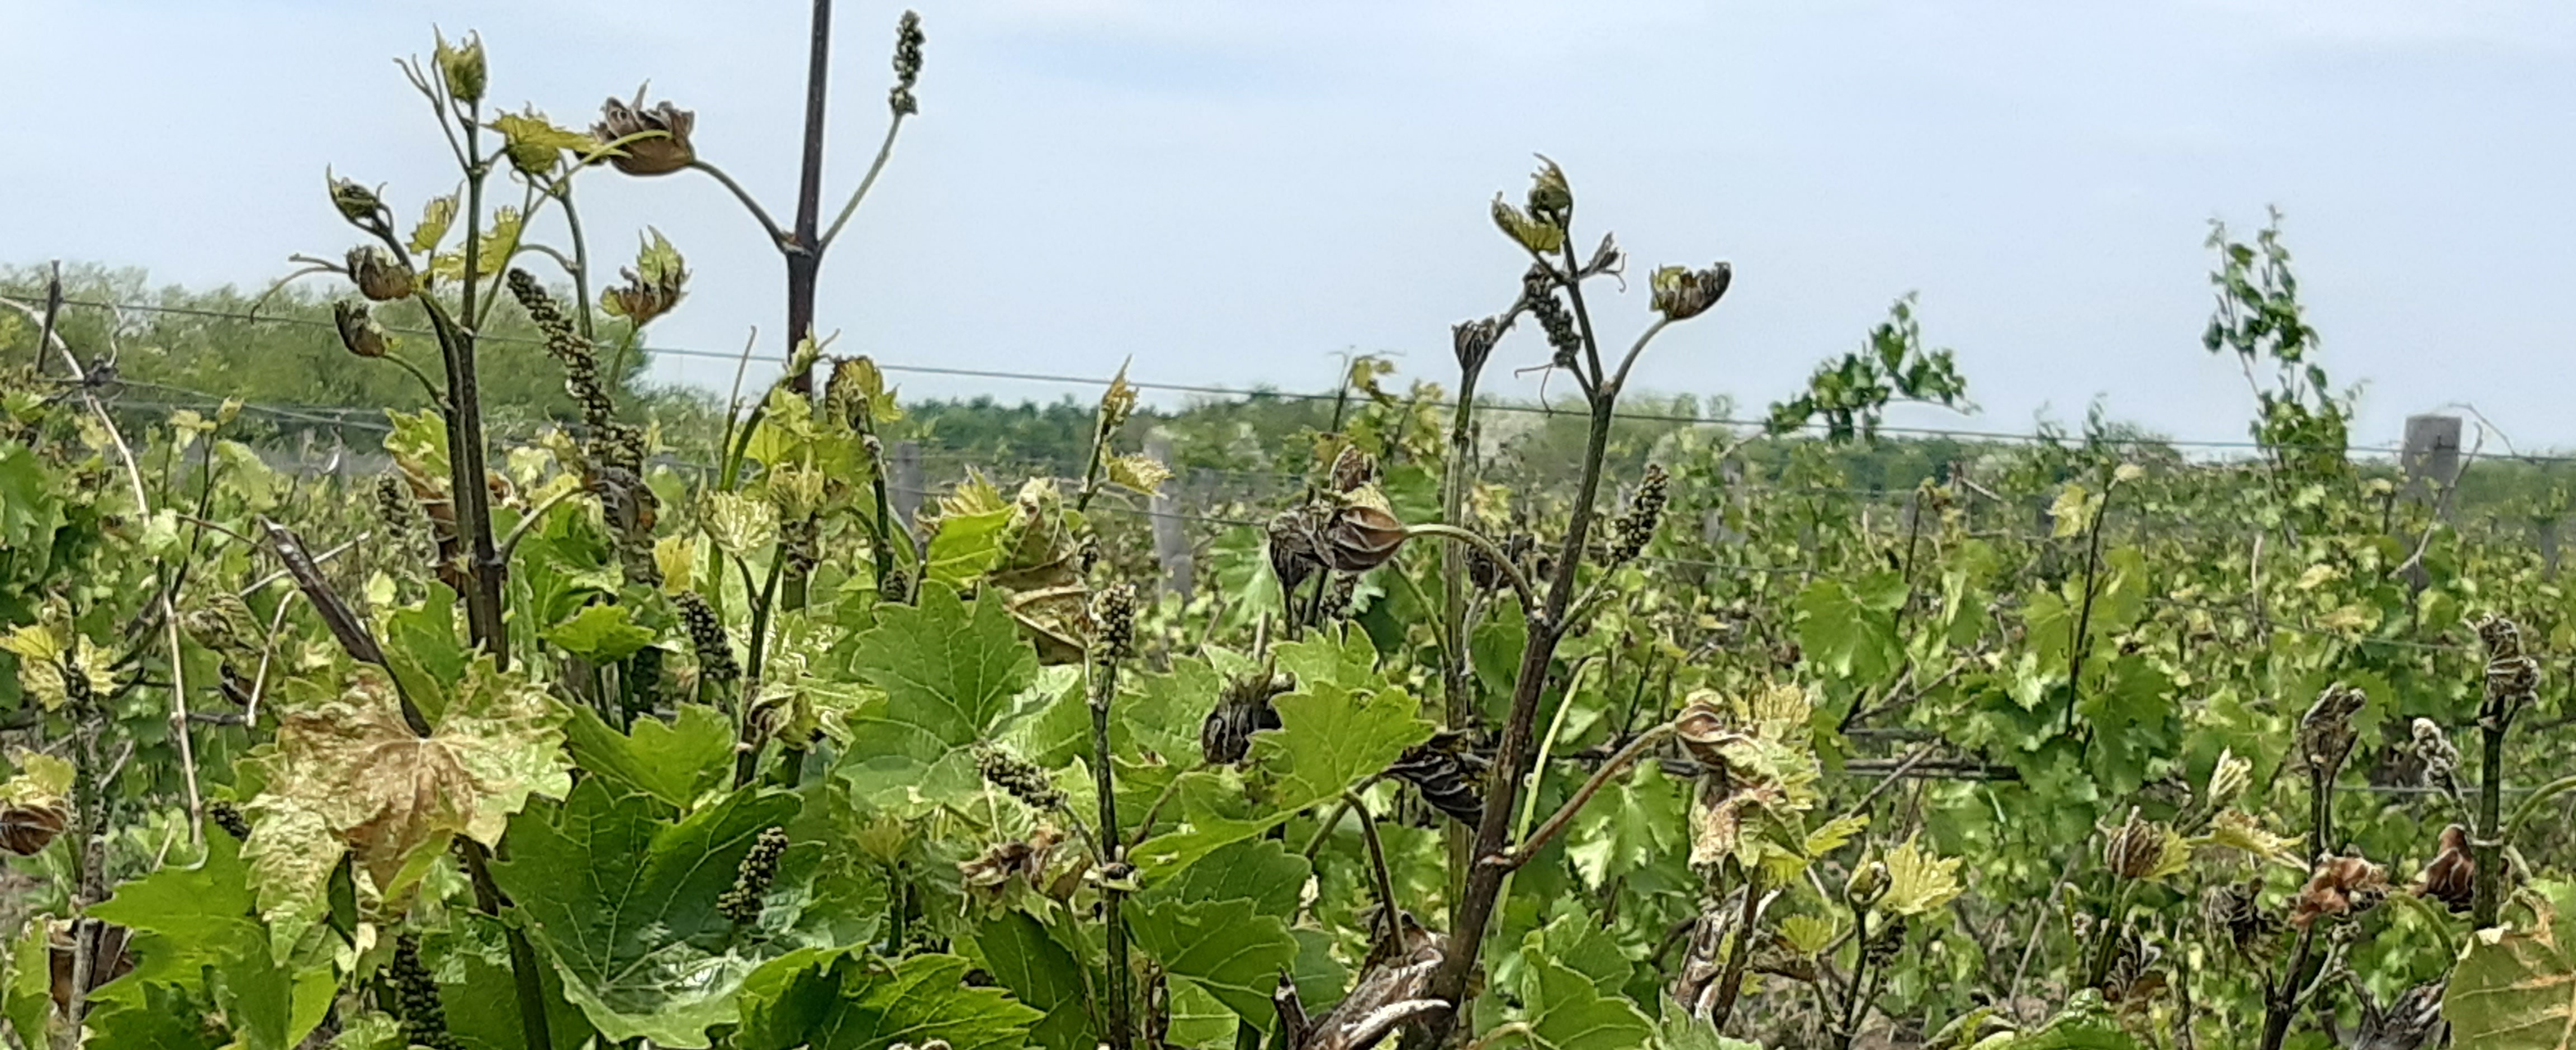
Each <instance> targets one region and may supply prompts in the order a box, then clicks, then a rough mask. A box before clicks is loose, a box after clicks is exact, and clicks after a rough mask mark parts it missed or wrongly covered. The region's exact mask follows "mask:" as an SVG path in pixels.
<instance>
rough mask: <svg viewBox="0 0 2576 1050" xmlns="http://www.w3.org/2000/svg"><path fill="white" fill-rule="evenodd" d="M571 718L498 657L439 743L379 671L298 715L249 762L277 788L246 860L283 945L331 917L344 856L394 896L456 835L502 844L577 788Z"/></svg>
mask: <svg viewBox="0 0 2576 1050" xmlns="http://www.w3.org/2000/svg"><path fill="white" fill-rule="evenodd" d="M562 718H563V708H562V707H561V706H560V705H557V704H556V703H555V702H554V701H552V700H550V699H548V698H547V697H546V695H545V692H544V689H543V687H541V686H538V685H535V684H533V683H531V682H529V681H528V679H527V678H526V676H524V675H522V674H520V673H518V672H502V671H495V670H493V665H492V661H491V660H490V659H489V658H488V657H487V658H485V659H483V660H480V661H477V662H476V663H475V664H474V665H473V667H471V668H470V669H468V670H467V672H466V677H465V680H464V681H463V682H462V683H460V684H459V685H458V686H457V688H456V699H455V701H454V702H452V703H450V704H449V705H448V707H447V709H446V710H445V711H444V712H442V713H441V714H440V716H439V717H438V718H437V719H435V720H434V724H433V726H432V731H431V733H430V735H428V736H425V737H424V736H420V735H418V734H416V733H414V732H412V730H411V727H410V726H409V725H408V724H406V723H405V722H404V720H403V714H402V710H401V706H400V704H399V702H398V701H397V700H396V699H395V696H394V687H393V683H392V682H391V681H390V680H389V679H387V677H386V676H385V675H384V673H383V672H382V671H380V670H379V669H377V668H374V667H371V666H365V665H361V666H359V667H358V668H356V669H355V671H354V672H353V674H352V677H351V681H350V685H349V688H348V690H347V691H346V692H344V693H343V694H341V695H340V696H339V697H336V698H332V699H329V700H325V701H323V702H321V703H318V704H312V705H308V706H304V707H300V708H291V709H288V710H285V711H284V712H283V713H282V718H281V720H280V724H279V726H278V730H277V736H276V738H275V739H274V740H273V741H271V742H270V743H268V744H266V745H263V746H262V747H260V748H259V749H257V750H255V751H253V752H251V754H250V755H249V756H248V757H246V758H245V759H244V760H243V761H244V762H245V763H246V764H248V765H250V766H251V767H252V768H253V769H254V770H255V772H256V775H257V776H259V778H260V780H261V782H262V783H263V784H264V785H265V787H264V788H263V789H262V790H261V791H260V793H259V794H258V795H257V796H256V797H254V798H252V799H251V801H250V803H249V804H248V805H246V806H244V807H243V810H244V812H245V813H246V814H247V815H249V816H250V818H251V821H252V827H253V828H254V829H255V830H254V832H253V833H252V835H251V838H250V843H249V845H248V847H247V848H246V849H245V851H244V853H245V855H246V856H247V857H248V859H249V861H250V866H251V876H252V877H251V883H252V885H253V886H255V887H257V889H258V892H259V900H260V913H261V915H262V917H264V918H266V919H268V921H269V922H270V923H271V924H272V925H273V926H275V930H274V933H275V935H276V939H277V942H278V946H279V950H281V951H283V950H286V949H287V948H289V947H291V946H293V945H294V944H295V943H296V942H297V941H298V940H299V939H301V938H302V936H303V932H304V929H305V928H306V927H307V926H309V925H310V924H311V923H312V922H313V921H315V920H316V919H318V918H319V917H320V915H321V911H322V908H323V906H324V905H323V899H322V889H323V886H324V884H325V883H326V882H327V881H328V880H329V879H330V875H331V869H332V868H333V867H335V866H337V864H338V863H339V858H340V855H341V853H342V852H343V851H344V850H347V851H351V852H353V853H354V855H355V857H356V859H357V861H358V863H359V864H360V865H361V866H363V867H364V868H365V869H366V871H367V873H368V875H370V876H371V877H373V878H374V880H375V884H376V887H377V889H378V890H379V891H380V892H383V893H386V894H394V893H397V892H400V890H401V889H402V888H403V887H404V886H405V885H407V884H408V882H409V880H410V879H412V878H417V877H418V876H419V874H420V870H421V865H422V864H424V863H425V862H427V861H428V860H431V859H434V858H435V857H437V856H438V855H439V852H440V851H441V850H444V849H445V848H446V846H447V843H448V840H449V837H450V836H452V835H465V836H467V837H470V838H472V839H474V840H475V841H477V842H481V843H483V844H484V845H487V846H489V845H495V844H498V843H499V842H500V841H501V833H502V832H503V831H504V830H505V829H506V828H507V826H508V823H509V819H510V815H511V814H513V813H516V812H518V811H519V810H520V809H521V808H522V807H524V806H526V805H527V802H528V798H529V796H531V795H544V796H548V797H560V796H561V795H562V794H563V793H564V791H565V790H566V789H567V788H568V787H570V786H571V777H570V775H569V774H568V773H567V772H566V765H565V760H564V754H563V733H562V732H561V730H559V729H558V728H557V725H558V723H560V722H561V721H562Z"/></svg>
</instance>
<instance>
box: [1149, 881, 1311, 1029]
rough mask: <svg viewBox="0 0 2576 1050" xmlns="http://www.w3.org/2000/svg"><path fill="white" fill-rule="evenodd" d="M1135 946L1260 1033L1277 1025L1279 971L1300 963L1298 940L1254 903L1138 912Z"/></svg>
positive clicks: (1219, 903) (1174, 906) (1173, 906)
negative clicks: (1275, 1005)
mask: <svg viewBox="0 0 2576 1050" xmlns="http://www.w3.org/2000/svg"><path fill="white" fill-rule="evenodd" d="M1129 924H1130V925H1131V926H1133V927H1134V929H1135V932H1136V945H1137V947H1139V948H1142V949H1144V950H1145V953H1146V954H1147V955H1151V956H1153V957H1154V958H1155V959H1156V960H1157V961H1159V962H1161V963H1162V964H1163V972H1165V973H1167V974H1170V975H1171V976H1172V977H1173V978H1174V979H1175V980H1181V981H1187V982H1189V983H1191V984H1195V985H1197V986H1199V987H1200V988H1201V989H1204V990H1205V991H1206V992H1207V993H1208V994H1210V995H1213V996H1215V997H1216V999H1217V1001H1218V1002H1222V1003H1224V1004H1225V1005H1226V1007H1227V1008H1229V1009H1231V1010H1233V1011H1234V1012H1235V1013H1236V1014H1238V1015H1240V1016H1241V1017H1242V1018H1243V1019H1244V1020H1246V1021H1250V1022H1252V1023H1253V1024H1254V1025H1255V1026H1257V1027H1259V1028H1260V1029H1261V1030H1262V1031H1265V1032H1267V1031H1269V1030H1271V1028H1272V1027H1273V1026H1275V1025H1277V1024H1278V1014H1277V1011H1276V1010H1275V1008H1273V1007H1272V1005H1271V1002H1270V993H1271V992H1272V991H1273V990H1275V989H1276V988H1278V987H1279V974H1280V971H1282V970H1285V969H1287V968H1288V967H1289V965H1290V964H1292V963H1294V962H1296V961H1297V940H1296V938H1294V937H1290V936H1289V935H1288V924H1287V923H1285V922H1282V921H1280V919H1279V918H1278V916H1277V915H1275V914H1273V915H1265V914H1262V912H1261V911H1260V907H1259V905H1257V904H1255V903H1254V902H1253V901H1251V900H1246V899H1236V900H1221V901H1204V902H1199V903H1193V904H1180V903H1165V904H1163V905H1161V906H1160V907H1151V908H1145V907H1140V908H1138V909H1137V910H1136V912H1135V914H1134V918H1132V919H1131V920H1129Z"/></svg>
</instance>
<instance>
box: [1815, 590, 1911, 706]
mask: <svg viewBox="0 0 2576 1050" xmlns="http://www.w3.org/2000/svg"><path fill="white" fill-rule="evenodd" d="M1890 581H1895V582H1894V585H1893V587H1890V586H1889V582H1890ZM1904 600H1905V589H1904V583H1903V582H1902V581H1901V580H1897V578H1896V574H1894V573H1875V574H1872V575H1871V576H1868V577H1864V578H1862V579H1861V580H1859V581H1857V582H1856V583H1855V584H1853V585H1851V586H1845V585H1844V584H1843V582H1842V581H1840V580H1832V579H1826V580H1818V581H1816V582H1814V583H1811V584H1808V585H1807V589H1806V590H1804V591H1801V592H1799V593H1798V600H1797V603H1796V607H1797V610H1798V647H1799V649H1800V650H1801V651H1802V652H1803V653H1804V654H1805V656H1806V658H1807V659H1808V660H1809V661H1812V662H1816V663H1818V664H1819V665H1821V666H1823V667H1827V668H1830V669H1832V671H1833V672H1834V674H1836V675H1838V676H1841V677H1843V678H1848V679H1853V680H1856V681H1863V682H1871V681H1877V680H1879V679H1881V678H1885V677H1886V676H1887V675H1888V673H1889V672H1890V671H1891V670H1892V669H1893V668H1894V667H1895V666H1896V662H1897V660H1898V659H1899V657H1900V656H1901V655H1902V653H1903V650H1902V647H1901V646H1900V645H1899V643H1898V641H1897V637H1896V607H1897V606H1898V605H1900V604H1902V603H1903V602H1904Z"/></svg>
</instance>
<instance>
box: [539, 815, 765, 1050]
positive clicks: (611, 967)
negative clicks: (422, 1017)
mask: <svg viewBox="0 0 2576 1050" xmlns="http://www.w3.org/2000/svg"><path fill="white" fill-rule="evenodd" d="M797 809H798V802H797V799H796V797H795V796H794V795H790V794H787V793H785V792H777V791H760V792H736V793H734V794H732V795H729V796H727V797H725V798H724V799H723V800H722V801H719V802H716V803H713V804H711V805H708V806H706V807H704V808H702V809H700V810H698V811H697V812H694V813H691V814H689V815H688V816H687V817H684V818H682V819H680V820H679V821H677V822H674V821H672V820H671V818H670V810H669V809H668V808H666V807H665V806H663V805H662V803H661V802H660V801H658V800H656V799H654V798H652V797H650V796H647V795H642V794H635V793H631V792H626V791H623V790H622V789H620V788H617V787H614V786H612V785H611V784H610V783H609V782H608V781H607V780H606V779H605V778H601V777H592V778H590V779H587V780H584V781H582V782H581V784H580V786H578V787H576V788H574V789H573V791H572V793H571V795H570V796H569V797H567V798H566V799H565V800H564V801H563V802H562V804H560V805H557V806H547V807H538V808H531V809H529V810H528V811H526V812H524V813H521V814H519V816H518V818H517V819H515V820H512V821H511V822H510V859H509V860H508V861H506V862H502V863H498V864H494V865H493V866H492V877H493V878H494V879H495V880H496V881H498V882H499V883H500V884H501V889H502V890H503V891H504V892H506V893H508V894H509V895H510V898H511V899H512V900H514V901H516V902H518V906H519V910H520V911H522V912H524V913H525V914H526V915H527V917H528V921H529V933H530V935H531V937H532V939H534V940H535V941H536V942H537V945H538V947H539V949H540V950H542V951H543V952H545V954H546V955H547V956H548V957H550V958H551V959H552V960H553V961H554V964H555V966H556V968H557V969H558V970H560V971H561V972H562V974H563V979H564V995H565V996H566V997H567V998H569V999H571V1000H572V1001H573V1002H574V1003H576V1004H578V1005H579V1006H580V1007H581V1008H582V1012H583V1013H585V1014H587V1015H589V1017H590V1022H591V1024H593V1025H595V1026H597V1027H598V1029H599V1031H600V1034H601V1035H603V1036H606V1037H607V1038H609V1039H635V1038H645V1039H650V1040H652V1041H654V1042H655V1043H658V1044H660V1045H663V1046H672V1047H702V1046H706V1045H707V1043H708V1040H707V1027H708V1026H710V1025H717V1024H727V1023H731V1022H733V1021H734V1020H735V1019H736V1018H737V1016H738V1014H737V1012H736V1008H735V1002H734V993H735V991H736V990H737V989H738V988H739V987H740V986H741V984H742V981H743V978H744V977H745V976H746V975H748V974H749V973H750V972H751V970H752V967H753V960H750V959H746V958H744V957H742V956H741V955H740V954H738V953H736V952H735V951H733V950H732V947H731V944H732V941H733V940H734V938H733V932H734V931H733V923H732V922H731V920H728V919H726V918H725V917H724V916H723V915H722V914H721V913H719V912H718V911H717V910H716V899H717V898H718V897H720V896H722V895H723V894H724V892H725V891H726V890H728V889H730V888H731V887H732V885H733V881H734V874H735V869H736V867H737V866H738V865H740V864H741V862H742V857H743V854H745V853H747V852H749V851H750V849H751V844H752V840H753V839H754V838H756V837H757V836H758V835H759V834H760V833H761V831H762V830H764V829H766V828H769V827H772V826H779V825H785V824H787V823H788V822H789V821H792V820H794V819H795V817H796V813H797Z"/></svg>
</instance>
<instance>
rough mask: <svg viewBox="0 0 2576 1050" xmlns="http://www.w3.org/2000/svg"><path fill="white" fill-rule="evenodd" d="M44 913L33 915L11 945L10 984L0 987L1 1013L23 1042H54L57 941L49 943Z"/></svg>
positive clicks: (20, 1043) (30, 1043) (37, 1043)
mask: <svg viewBox="0 0 2576 1050" xmlns="http://www.w3.org/2000/svg"><path fill="white" fill-rule="evenodd" d="M48 921H49V920H48V919H47V918H46V917H45V916H43V915H35V916H31V917H29V918H28V920H27V927H26V929H25V930H24V931H22V932H20V933H19V935H18V939H17V941H16V943H14V944H12V945H10V948H9V984H8V987H7V989H6V990H5V991H0V1013H5V1014H6V1015H7V1016H8V1019H9V1027H10V1029H11V1030H13V1031H15V1032H17V1033H18V1045H20V1046H51V1045H53V1036H52V1033H51V1032H49V1031H48V1030H47V1027H48V1022H50V1021H51V1020H52V1019H53V1016H54V992H53V969H54V967H53V958H54V951H53V945H51V944H50V943H48V940H49V938H48V937H46V935H45V934H46V926H47V924H48Z"/></svg>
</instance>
